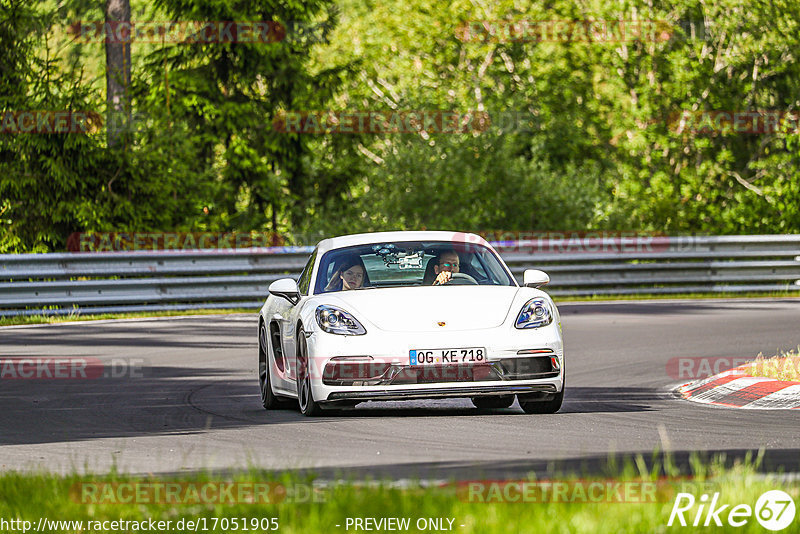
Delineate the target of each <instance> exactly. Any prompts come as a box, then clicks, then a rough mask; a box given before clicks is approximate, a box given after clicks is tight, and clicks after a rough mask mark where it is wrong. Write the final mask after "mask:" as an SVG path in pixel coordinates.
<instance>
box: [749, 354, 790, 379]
mask: <svg viewBox="0 0 800 534" xmlns="http://www.w3.org/2000/svg"><path fill="white" fill-rule="evenodd" d="M748 374H750V375H752V376H763V377H766V378H775V379H777V380H786V381H794V382H798V381H800V347H798V348H797V350H790V351H781V352H780V353H779V354H776V355H775V356H770V357H769V358H766V357H764V355H763V354H759V355H758V357H757V358H756V359H755V361H753V362H752V363H751V364H750V366H749V368H748Z"/></svg>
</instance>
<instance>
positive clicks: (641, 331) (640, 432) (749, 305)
mask: <svg viewBox="0 0 800 534" xmlns="http://www.w3.org/2000/svg"><path fill="white" fill-rule="evenodd" d="M560 309H561V313H562V323H563V328H564V337H565V346H566V366H567V374H568V379H567V393H566V397H565V401H564V406H563V408H562V410H561V411H560V412H559V413H557V414H554V415H525V414H524V413H523V412H522V410H521V409H520V408H519V407H518V406H517V405H516V404H515V405H514V406H512V407H511V408H508V409H505V410H496V411H494V412H479V411H477V410H475V409H474V408H472V405H471V403H470V402H469V401H468V400H461V399H456V400H442V401H414V402H405V403H400V402H384V403H369V404H365V405H360V406H359V407H358V408H357V409H355V410H353V411H350V412H343V413H341V414H339V415H334V416H325V417H321V418H317V419H309V418H306V417H303V416H301V415H300V414H299V412H297V411H296V410H282V411H276V412H270V413H268V412H266V411H264V410H263V409H262V408H261V405H260V399H259V394H258V381H257V376H256V348H257V345H256V317H255V314H254V315H252V316H245V315H223V316H205V317H185V318H163V319H141V320H139V319H137V320H126V321H109V322H87V323H70V324H58V325H47V326H36V327H13V328H2V329H0V358H8V357H22V356H24V357H37V358H51V357H56V356H59V357H80V358H87V357H88V358H97V359H99V360H101V361H102V362H103V363H104V364H105V367H106V372H107V373H108V372H112V371H113V372H117V373H119V374H125V375H126V376H118V377H114V376H105V377H103V376H98V377H95V378H89V379H70V380H64V379H62V380H55V379H52V380H47V379H17V380H14V379H8V378H3V379H2V380H0V469H4V470H10V469H15V470H16V469H33V470H39V469H46V470H51V471H57V472H70V471H80V472H84V471H89V472H104V471H106V470H108V469H109V468H110V467H111V466H116V468H117V469H118V470H121V471H128V472H135V473H175V472H183V471H195V470H202V469H211V470H223V471H227V470H235V469H240V468H247V467H260V468H266V469H275V470H285V469H314V470H316V471H317V472H320V473H322V475H323V476H326V475H327V476H330V477H337V476H342V475H344V476H350V477H352V476H356V477H358V476H362V475H373V476H382V477H390V478H394V479H398V478H407V477H413V476H419V477H424V478H433V479H449V478H454V477H455V478H471V477H477V476H491V477H515V476H522V475H525V474H527V473H529V472H531V471H536V472H538V473H542V472H543V471H551V472H552V471H565V470H570V471H594V472H597V471H602V470H603V469H604V466H605V465H606V462H607V458H608V457H609V455H613V456H617V457H620V456H626V455H632V454H636V453H644V454H645V455H646V457H647V458H649V457H650V456H651V455H652V453H653V451H654V449H656V448H658V447H660V448H667V449H669V450H671V451H673V452H674V454H675V457H676V458H677V460H678V461H679V462H680V463H685V462H686V461H687V458H688V456H689V455H690V454H691V453H692V451H701V452H705V453H711V452H712V451H726V452H727V453H728V458H729V460H730V459H731V458H734V457H741V456H742V455H744V454H745V453H746V452H747V451H750V450H755V449H759V448H765V449H766V450H767V454H766V459H765V464H764V465H765V468H766V469H770V470H775V469H778V470H786V471H793V472H797V471H800V410H794V411H761V410H735V409H725V408H717V407H709V406H704V405H699V404H696V403H691V402H687V401H684V400H680V399H677V398H675V397H674V396H673V395H672V394H671V393H670V390H671V388H672V387H673V386H675V385H676V384H677V383H678V381H677V380H676V379H675V378H674V377H671V376H669V374H668V372H667V362H668V361H669V360H670V358H675V357H683V356H692V357H709V358H716V357H732V358H752V357H754V356H755V355H756V354H758V353H759V352H764V353H765V354H768V355H769V354H774V353H775V352H776V350H777V349H790V348H795V347H797V346H798V345H800V299H792V300H785V299H784V300H734V301H712V300H697V301H671V302H664V301H662V302H658V301H656V302H621V303H592V304H564V305H562V306H560ZM122 362H124V363H126V364H128V365H131V364H132V365H133V366H132V367H130V366H129V367H127V368H124V367H123V366H122V365H120V364H121V363H122ZM113 363H116V365H109V364H113ZM684 381H685V380H684Z"/></svg>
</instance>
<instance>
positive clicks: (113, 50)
mask: <svg viewBox="0 0 800 534" xmlns="http://www.w3.org/2000/svg"><path fill="white" fill-rule="evenodd" d="M132 34H133V30H132V28H131V3H130V0H106V103H107V104H106V115H107V123H106V125H107V126H106V132H107V135H108V146H109V147H112V146H115V145H116V144H117V143H118V142H119V138H120V134H121V133H122V131H123V130H124V128H125V127H126V126H127V125H128V124H129V123H130V113H131V109H130V102H129V96H128V88H129V87H130V83H131V38H132Z"/></svg>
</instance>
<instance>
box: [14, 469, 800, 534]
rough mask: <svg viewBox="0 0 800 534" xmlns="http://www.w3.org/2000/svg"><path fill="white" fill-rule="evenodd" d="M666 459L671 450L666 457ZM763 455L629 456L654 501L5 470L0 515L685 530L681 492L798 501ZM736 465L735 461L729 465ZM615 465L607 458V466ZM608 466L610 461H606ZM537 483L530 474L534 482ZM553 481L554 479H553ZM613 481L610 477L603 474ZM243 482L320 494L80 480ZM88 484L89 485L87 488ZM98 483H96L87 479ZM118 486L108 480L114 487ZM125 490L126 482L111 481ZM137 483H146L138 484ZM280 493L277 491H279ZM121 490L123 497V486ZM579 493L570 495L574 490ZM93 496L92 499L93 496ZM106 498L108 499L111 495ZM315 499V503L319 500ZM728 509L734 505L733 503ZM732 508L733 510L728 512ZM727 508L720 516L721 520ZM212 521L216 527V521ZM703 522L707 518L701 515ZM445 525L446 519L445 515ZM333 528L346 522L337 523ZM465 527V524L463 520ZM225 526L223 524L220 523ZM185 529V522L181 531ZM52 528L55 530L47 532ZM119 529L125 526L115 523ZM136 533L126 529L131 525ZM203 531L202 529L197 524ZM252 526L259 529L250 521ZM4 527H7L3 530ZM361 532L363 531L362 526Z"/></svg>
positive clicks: (257, 475) (248, 476)
mask: <svg viewBox="0 0 800 534" xmlns="http://www.w3.org/2000/svg"><path fill="white" fill-rule="evenodd" d="M667 458H668V457H667ZM759 462H760V456H759V457H758V458H756V459H752V457H749V458H748V459H747V460H745V461H743V462H738V463H734V464H733V465H729V467H725V464H726V462H725V458H724V457H722V456H720V457H717V458H715V459H713V460H711V461H709V462H707V463H706V462H701V461H699V460H698V459H697V458H693V459H692V461H691V462H690V465H691V471H692V472H691V474H690V476H688V477H683V478H681V476H680V473H678V472H677V469H676V468H675V467H674V466H672V465H671V464H670V463H669V461H667V463H666V464H658V463H656V464H654V465H653V467H651V468H650V470H648V468H646V467H644V466H645V463H644V461H643V459H642V458H641V457H638V458H637V459H636V460H635V461H633V462H628V463H626V465H625V466H624V467H622V468H620V469H618V470H616V473H617V477H616V478H617V479H618V480H628V481H633V483H636V484H638V483H648V482H650V483H653V482H654V481H657V480H661V482H659V485H658V487H659V488H660V489H659V490H658V491H657V492H656V493H654V494H653V495H655V496H656V498H655V499H649V500H648V502H584V500H581V499H576V500H570V499H566V500H567V501H568V502H553V501H552V500H548V501H547V502H510V503H509V502H500V503H498V502H493V503H488V504H487V503H482V502H469V498H468V493H465V492H463V491H459V490H457V486H456V485H453V484H449V485H444V486H439V485H433V486H427V487H425V486H421V485H419V484H411V485H409V486H408V487H404V488H400V487H397V485H394V486H391V485H388V484H386V483H363V482H361V483H337V484H334V485H330V484H329V485H328V486H321V485H319V484H318V481H314V480H313V478H312V477H302V476H299V475H296V474H285V475H275V474H269V473H266V472H263V471H258V470H250V471H247V472H242V473H238V474H235V475H227V476H216V475H213V474H194V475H184V476H178V477H169V478H164V479H158V478H155V477H131V476H126V475H120V474H110V475H104V476H87V475H80V476H79V475H71V476H58V475H52V474H19V473H5V474H2V475H0V518H3V519H5V520H8V519H15V518H19V519H23V520H26V521H31V522H32V523H33V525H36V524H38V521H39V518H42V517H44V518H47V519H50V520H73V521H84V522H86V521H89V520H91V521H106V520H118V519H122V520H129V521H130V520H137V521H140V520H143V519H153V520H156V521H158V520H164V521H167V520H169V521H172V525H173V526H172V527H171V528H170V531H173V532H176V531H178V530H177V529H176V528H175V524H176V522H177V521H179V520H180V519H184V520H195V521H196V520H198V519H202V518H205V525H206V526H207V530H206V531H207V532H232V531H234V530H235V529H234V528H233V527H232V523H230V521H229V522H228V524H227V525H225V524H224V522H221V521H219V520H220V519H222V518H228V519H229V520H232V519H237V520H238V521H239V522H240V528H239V530H242V531H243V532H246V531H245V530H244V529H242V528H241V521H242V520H247V521H248V526H251V525H252V523H250V522H251V521H252V520H253V519H258V518H277V520H278V524H279V530H278V531H279V532H283V533H329V532H356V530H354V529H353V528H351V529H349V530H346V529H345V525H346V521H347V518H348V517H350V518H355V517H358V518H365V517H373V518H388V517H401V518H406V517H407V518H410V520H411V524H412V528H411V529H410V531H412V532H416V531H417V529H416V528H415V527H414V526H413V525H414V524H415V522H416V520H417V519H418V518H425V517H432V518H452V519H454V523H453V526H454V528H453V532H457V533H462V532H463V533H487V534H489V533H492V534H494V533H504V532H508V533H519V532H531V533H540V532H541V533H546V532H565V533H566V532H587V533H594V532H622V533H627V532H630V533H641V532H668V531H669V532H672V531H675V532H683V531H686V532H694V531H697V529H693V528H692V527H691V526H690V527H688V528H681V527H678V526H673V527H667V526H666V525H667V521H668V519H669V516H670V512H671V510H672V507H673V503H674V500H675V497H676V495H677V493H678V492H688V493H692V494H693V495H694V496H695V497H696V498H698V499H699V498H700V496H701V495H703V494H707V495H710V496H711V495H713V493H714V492H719V493H720V496H719V505H722V504H727V503H730V504H731V505H736V504H748V505H749V506H751V507H755V503H756V501H757V499H758V497H759V496H760V495H761V494H762V493H764V492H765V491H768V490H773V489H780V490H783V491H785V492H787V493H788V494H789V495H790V496H791V497H792V498H793V499H794V500H795V502H800V501H798V499H799V498H800V482H798V481H797V480H794V481H791V482H787V481H778V480H777V479H770V478H769V477H764V476H763V475H759V474H758V473H757V468H758V464H759ZM728 464H730V463H728ZM609 465H611V464H609ZM609 469H611V467H609ZM657 473H667V474H668V475H670V476H671V477H672V478H666V479H664V478H662V479H658V476H657ZM530 480H533V479H530ZM550 480H551V481H556V479H555V478H551V479H550ZM558 480H560V481H568V480H571V481H572V483H573V484H580V483H583V484H584V485H588V484H589V483H590V482H591V480H592V479H590V478H582V479H580V481H578V479H575V478H572V479H568V478H560V479H558ZM598 480H600V481H603V482H607V481H608V479H598ZM223 481H224V482H237V483H240V484H248V483H264V482H268V481H273V482H277V483H280V484H281V485H282V486H283V487H284V488H288V489H289V491H290V492H292V493H293V490H295V489H298V488H310V487H312V485H314V484H317V489H316V490H315V491H314V495H316V497H315V498H310V497H308V495H309V494H310V493H308V492H305V491H303V492H300V493H295V495H297V496H298V497H299V498H298V499H294V500H291V499H287V500H284V501H282V502H279V503H274V502H273V503H267V502H261V503H248V502H243V503H233V504H231V503H225V504H219V503H217V504H213V503H203V504H197V503H185V504H184V503H182V504H176V503H165V504H153V503H148V502H129V503H124V504H120V503H116V502H99V503H98V502H95V503H86V502H82V501H83V500H84V499H83V498H82V497H81V491H80V490H81V487H80V486H79V485H80V484H82V483H83V484H87V483H88V484H98V483H102V482H106V483H117V484H125V483H147V482H149V483H160V484H165V483H168V482H169V483H171V482H190V483H194V484H195V485H196V486H194V487H202V485H203V483H206V482H223ZM83 487H86V486H83ZM90 487H92V488H94V486H90ZM108 487H112V486H108ZM113 487H114V488H116V490H115V491H119V488H120V486H119V485H118V486H113ZM140 487H141V486H140ZM277 494H279V493H278V492H274V491H273V493H272V495H277ZM123 495H127V493H124V494H123ZM572 495H574V494H572ZM89 500H91V499H89ZM106 501H108V499H106ZM314 501H316V502H314ZM698 504H699V501H698V503H697V504H696V505H695V506H694V507H693V508H692V509H691V510H690V512H687V513H686V515H685V517H686V518H687V519H688V520H689V523H690V524H691V521H692V520H693V519H694V517H695V514H696V512H697V509H698ZM731 507H732V506H731ZM731 507H728V509H727V511H730V509H731ZM727 511H726V512H725V513H724V514H722V515H721V519H722V520H723V521H725V519H726V518H727V516H726V514H727ZM215 518H216V520H217V524H216V526H217V528H212V527H213V526H214V524H213V523H214V521H215ZM703 519H704V517H703ZM445 524H446V522H445ZM799 524H800V520H798V519H795V521H794V523H793V524H792V526H790V527H789V528H787V529H786V530H784V532H797V531H798V528H797V525H799ZM336 525H341V526H340V527H337V526H336ZM461 525H463V526H461ZM225 526H227V528H223V527H225ZM709 529H710V530H713V531H714V532H718V531H723V532H725V531H727V532H760V533H763V532H765V530H764V529H763V528H762V527H761V525H760V524H759V523H758V522H757V520H756V518H755V517H750V518H749V519H748V523H747V524H746V525H745V526H744V527H742V528H734V527H731V526H726V527H724V528H719V527H713V526H712V527H709V528H708V529H706V530H709ZM79 530H82V532H84V533H86V532H91V531H93V529H89V528H87V525H86V523H84V525H83V526H82V529H78V528H75V527H74V525H73V527H72V528H65V529H60V530H55V531H57V532H78V531H79ZM183 530H184V531H187V530H189V529H187V528H186V527H184V529H183ZM46 531H49V530H46ZM116 531H121V530H116ZM129 531H130V529H129ZM198 531H200V532H203V531H204V530H203V529H202V527H201V528H199V529H198ZM247 531H253V529H250V528H248V530H247ZM6 532H8V530H6ZM361 532H364V531H363V530H362V531H361Z"/></svg>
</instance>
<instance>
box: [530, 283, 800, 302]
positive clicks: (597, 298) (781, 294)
mask: <svg viewBox="0 0 800 534" xmlns="http://www.w3.org/2000/svg"><path fill="white" fill-rule="evenodd" d="M541 289H543V290H545V291H546V290H547V287H546V286H545V287H543V288H541ZM792 297H794V298H800V291H793V292H792V291H760V292H757V291H754V292H746V293H724V292H723V293H674V294H669V295H664V294H647V293H642V294H639V295H592V296H584V297H574V296H560V295H553V299H554V300H555V302H556V304H558V303H560V302H604V301H610V300H678V299H745V298H792Z"/></svg>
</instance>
